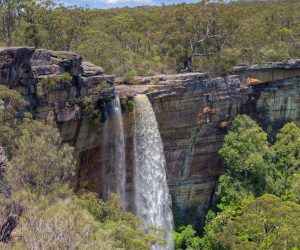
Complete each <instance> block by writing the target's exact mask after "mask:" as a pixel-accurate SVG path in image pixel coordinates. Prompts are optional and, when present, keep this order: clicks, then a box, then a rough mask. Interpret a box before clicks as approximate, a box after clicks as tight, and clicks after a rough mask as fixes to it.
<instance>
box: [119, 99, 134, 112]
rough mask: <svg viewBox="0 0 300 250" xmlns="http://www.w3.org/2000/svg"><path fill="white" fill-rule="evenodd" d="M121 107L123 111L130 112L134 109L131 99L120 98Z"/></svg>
mask: <svg viewBox="0 0 300 250" xmlns="http://www.w3.org/2000/svg"><path fill="white" fill-rule="evenodd" d="M121 106H122V108H123V109H125V110H127V111H129V112H131V111H133V109H134V101H133V100H131V99H127V98H122V99H121Z"/></svg>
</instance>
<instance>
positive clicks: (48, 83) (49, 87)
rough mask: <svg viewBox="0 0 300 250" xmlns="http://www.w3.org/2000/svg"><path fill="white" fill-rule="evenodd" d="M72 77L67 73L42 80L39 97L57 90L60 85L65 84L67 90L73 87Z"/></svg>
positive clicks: (38, 91)
mask: <svg viewBox="0 0 300 250" xmlns="http://www.w3.org/2000/svg"><path fill="white" fill-rule="evenodd" d="M71 82H72V76H71V75H70V74H69V73H67V72H65V73H63V74H61V75H57V76H56V75H55V76H48V77H46V78H44V79H42V80H41V82H40V84H38V86H37V96H42V95H45V94H47V93H49V92H51V91H53V90H55V89H57V87H58V85H62V84H64V87H65V88H69V87H71Z"/></svg>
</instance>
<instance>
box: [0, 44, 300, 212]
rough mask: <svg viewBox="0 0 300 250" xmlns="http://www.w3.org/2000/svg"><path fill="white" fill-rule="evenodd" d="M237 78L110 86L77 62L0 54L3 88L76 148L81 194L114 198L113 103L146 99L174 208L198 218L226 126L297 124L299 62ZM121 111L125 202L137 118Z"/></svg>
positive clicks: (20, 52) (13, 51)
mask: <svg viewBox="0 0 300 250" xmlns="http://www.w3.org/2000/svg"><path fill="white" fill-rule="evenodd" d="M64 73H68V74H69V75H71V80H70V79H69V83H68V84H58V85H57V86H56V87H55V88H54V89H51V90H50V91H47V92H46V93H43V94H42V95H41V94H40V93H39V88H40V87H41V86H40V85H41V84H42V83H43V82H44V81H43V79H49V78H51V77H56V78H57V76H61V75H62V74H64ZM233 74H234V75H232V76H228V77H225V78H223V77H219V78H214V79H210V78H208V77H207V76H206V75H204V74H201V73H189V74H181V75H161V76H154V77H145V78H137V79H136V81H137V82H139V85H134V86H128V85H117V86H116V87H114V86H113V82H114V77H113V76H107V75H104V74H103V70H102V68H100V67H96V66H94V65H92V64H90V63H87V62H83V61H82V58H81V57H80V56H78V55H76V54H73V53H68V52H54V51H47V50H35V49H32V48H10V49H5V48H3V49H0V82H1V83H4V84H6V85H9V86H11V87H13V88H16V89H18V90H19V91H20V92H21V93H22V94H23V95H24V96H25V97H26V99H27V100H28V101H29V103H30V105H29V106H28V109H30V110H31V112H32V113H33V114H34V115H35V117H36V118H38V119H42V120H45V121H48V122H50V121H52V120H54V121H56V122H57V124H58V126H59V128H60V131H61V134H62V136H63V139H64V141H66V142H69V143H71V144H72V145H74V146H75V149H76V156H77V158H78V176H77V177H78V178H77V182H78V183H77V184H78V185H77V187H78V188H90V189H93V190H95V191H97V192H98V193H101V194H102V195H105V193H106V192H107V191H108V190H114V178H115V177H114V175H115V172H114V168H113V166H114V160H115V159H113V158H114V156H113V155H114V154H113V150H114V138H115V135H116V134H115V133H116V131H115V127H116V124H115V121H114V119H113V117H112V113H113V112H112V102H113V99H114V95H115V93H117V94H118V95H119V96H120V98H121V100H122V98H123V100H126V99H130V98H132V97H133V96H134V95H136V94H137V93H147V95H148V97H149V99H150V101H151V102H152V105H153V109H154V111H155V113H156V117H157V121H158V124H159V128H160V133H161V136H162V139H163V143H164V151H165V156H166V161H167V169H166V171H167V177H168V183H169V188H170V192H171V195H172V197H173V201H174V204H176V205H177V206H178V207H180V208H181V210H182V211H183V212H184V211H187V210H188V209H190V208H193V207H194V208H196V209H197V210H198V212H199V214H200V215H203V213H204V212H205V210H206V209H207V208H208V207H209V205H210V203H211V202H212V201H213V194H214V191H215V188H216V184H217V180H218V177H219V176H220V174H222V173H223V171H224V166H223V164H222V161H221V159H220V158H219V156H218V153H217V152H218V150H219V148H220V146H221V145H222V142H223V138H224V135H225V134H226V131H227V128H228V126H230V123H231V122H232V120H233V119H234V117H235V116H236V115H238V114H242V113H245V114H248V115H250V116H252V117H253V118H254V119H256V120H257V121H258V122H260V123H261V124H262V125H263V126H264V127H265V128H268V129H273V131H274V132H275V131H276V130H277V129H278V128H280V127H281V126H282V125H283V124H284V123H286V122H288V121H294V122H296V123H298V124H300V98H299V93H300V61H299V60H298V61H297V60H294V61H290V62H286V63H273V64H266V65H260V66H251V67H248V66H240V67H236V68H234V69H233ZM84 97H89V98H90V99H92V100H93V101H94V102H96V103H97V104H99V105H98V108H99V109H101V112H102V119H103V121H104V120H105V122H102V123H101V124H98V125H96V126H95V124H94V125H93V124H91V122H90V121H89V120H88V119H87V118H86V116H85V114H84V112H82V99H83V98H84ZM122 107H123V124H124V136H125V142H126V143H125V144H126V166H127V184H126V187H127V197H128V205H129V208H131V204H132V203H131V202H130V199H131V198H132V192H133V188H132V187H133V185H132V184H133V180H132V171H133V169H132V167H133V126H134V114H133V112H130V110H129V109H126V102H125V104H124V105H123V106H122Z"/></svg>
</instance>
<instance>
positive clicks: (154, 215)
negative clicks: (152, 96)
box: [134, 95, 174, 250]
mask: <svg viewBox="0 0 300 250" xmlns="http://www.w3.org/2000/svg"><path fill="white" fill-rule="evenodd" d="M135 105H136V106H135V130H134V158H135V162H134V165H135V171H134V189H135V197H134V200H135V208H136V214H137V215H138V216H139V217H141V218H142V219H143V221H144V222H145V224H146V225H148V226H155V227H157V228H161V229H164V230H165V232H166V234H165V239H166V241H167V245H166V246H154V247H153V249H155V250H157V249H166V250H172V249H174V243H173V238H172V229H173V215H172V210H171V199H170V194H169V188H168V185H167V178H166V170H165V165H166V161H165V157H164V152H163V144H162V140H161V137H160V133H159V130H158V125H157V121H156V117H155V114H154V111H153V109H152V106H151V103H150V101H149V100H148V97H147V96H146V95H137V96H136V97H135Z"/></svg>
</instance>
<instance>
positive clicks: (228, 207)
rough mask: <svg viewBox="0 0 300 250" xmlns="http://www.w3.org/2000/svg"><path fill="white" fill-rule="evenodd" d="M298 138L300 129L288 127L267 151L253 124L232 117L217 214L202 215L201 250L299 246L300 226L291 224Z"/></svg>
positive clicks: (296, 198)
mask: <svg viewBox="0 0 300 250" xmlns="http://www.w3.org/2000/svg"><path fill="white" fill-rule="evenodd" d="M299 137H300V128H299V127H297V126H296V125H295V124H293V123H287V124H286V125H285V126H283V128H282V129H281V130H279V131H278V133H277V136H276V142H275V143H274V145H270V144H269V143H268V141H267V134H266V133H265V132H264V131H263V130H262V129H261V128H260V127H259V126H258V125H257V124H256V123H255V122H254V121H252V120H251V119H250V118H249V117H247V116H244V115H243V116H237V117H236V119H235V120H234V122H233V124H232V127H231V128H230V131H229V133H228V134H227V135H226V136H225V140H224V144H223V146H222V148H221V149H220V154H221V156H222V157H223V159H224V162H225V163H226V166H227V170H226V173H225V174H224V175H222V176H221V177H220V180H219V186H218V195H219V197H220V203H219V204H218V207H219V208H220V209H221V211H219V212H218V213H217V214H215V213H213V212H209V213H208V214H207V217H206V225H205V227H204V235H203V237H202V238H201V244H202V248H203V249H292V248H293V247H297V246H298V245H299V242H300V241H299V237H298V235H299V234H298V233H295V232H296V231H295V229H296V228H299V227H300V221H299V220H298V219H293V218H295V216H296V214H297V213H299V205H298V204H299V197H300V196H299V194H300V193H299V186H300V185H299V183H300V182H299V173H298V165H299V160H300V156H299V153H298V152H299V148H300V147H299ZM274 195H277V196H274ZM278 196H279V197H281V198H279V197H278ZM255 197H258V198H255ZM284 200H287V201H284ZM296 230H299V229H296Z"/></svg>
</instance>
